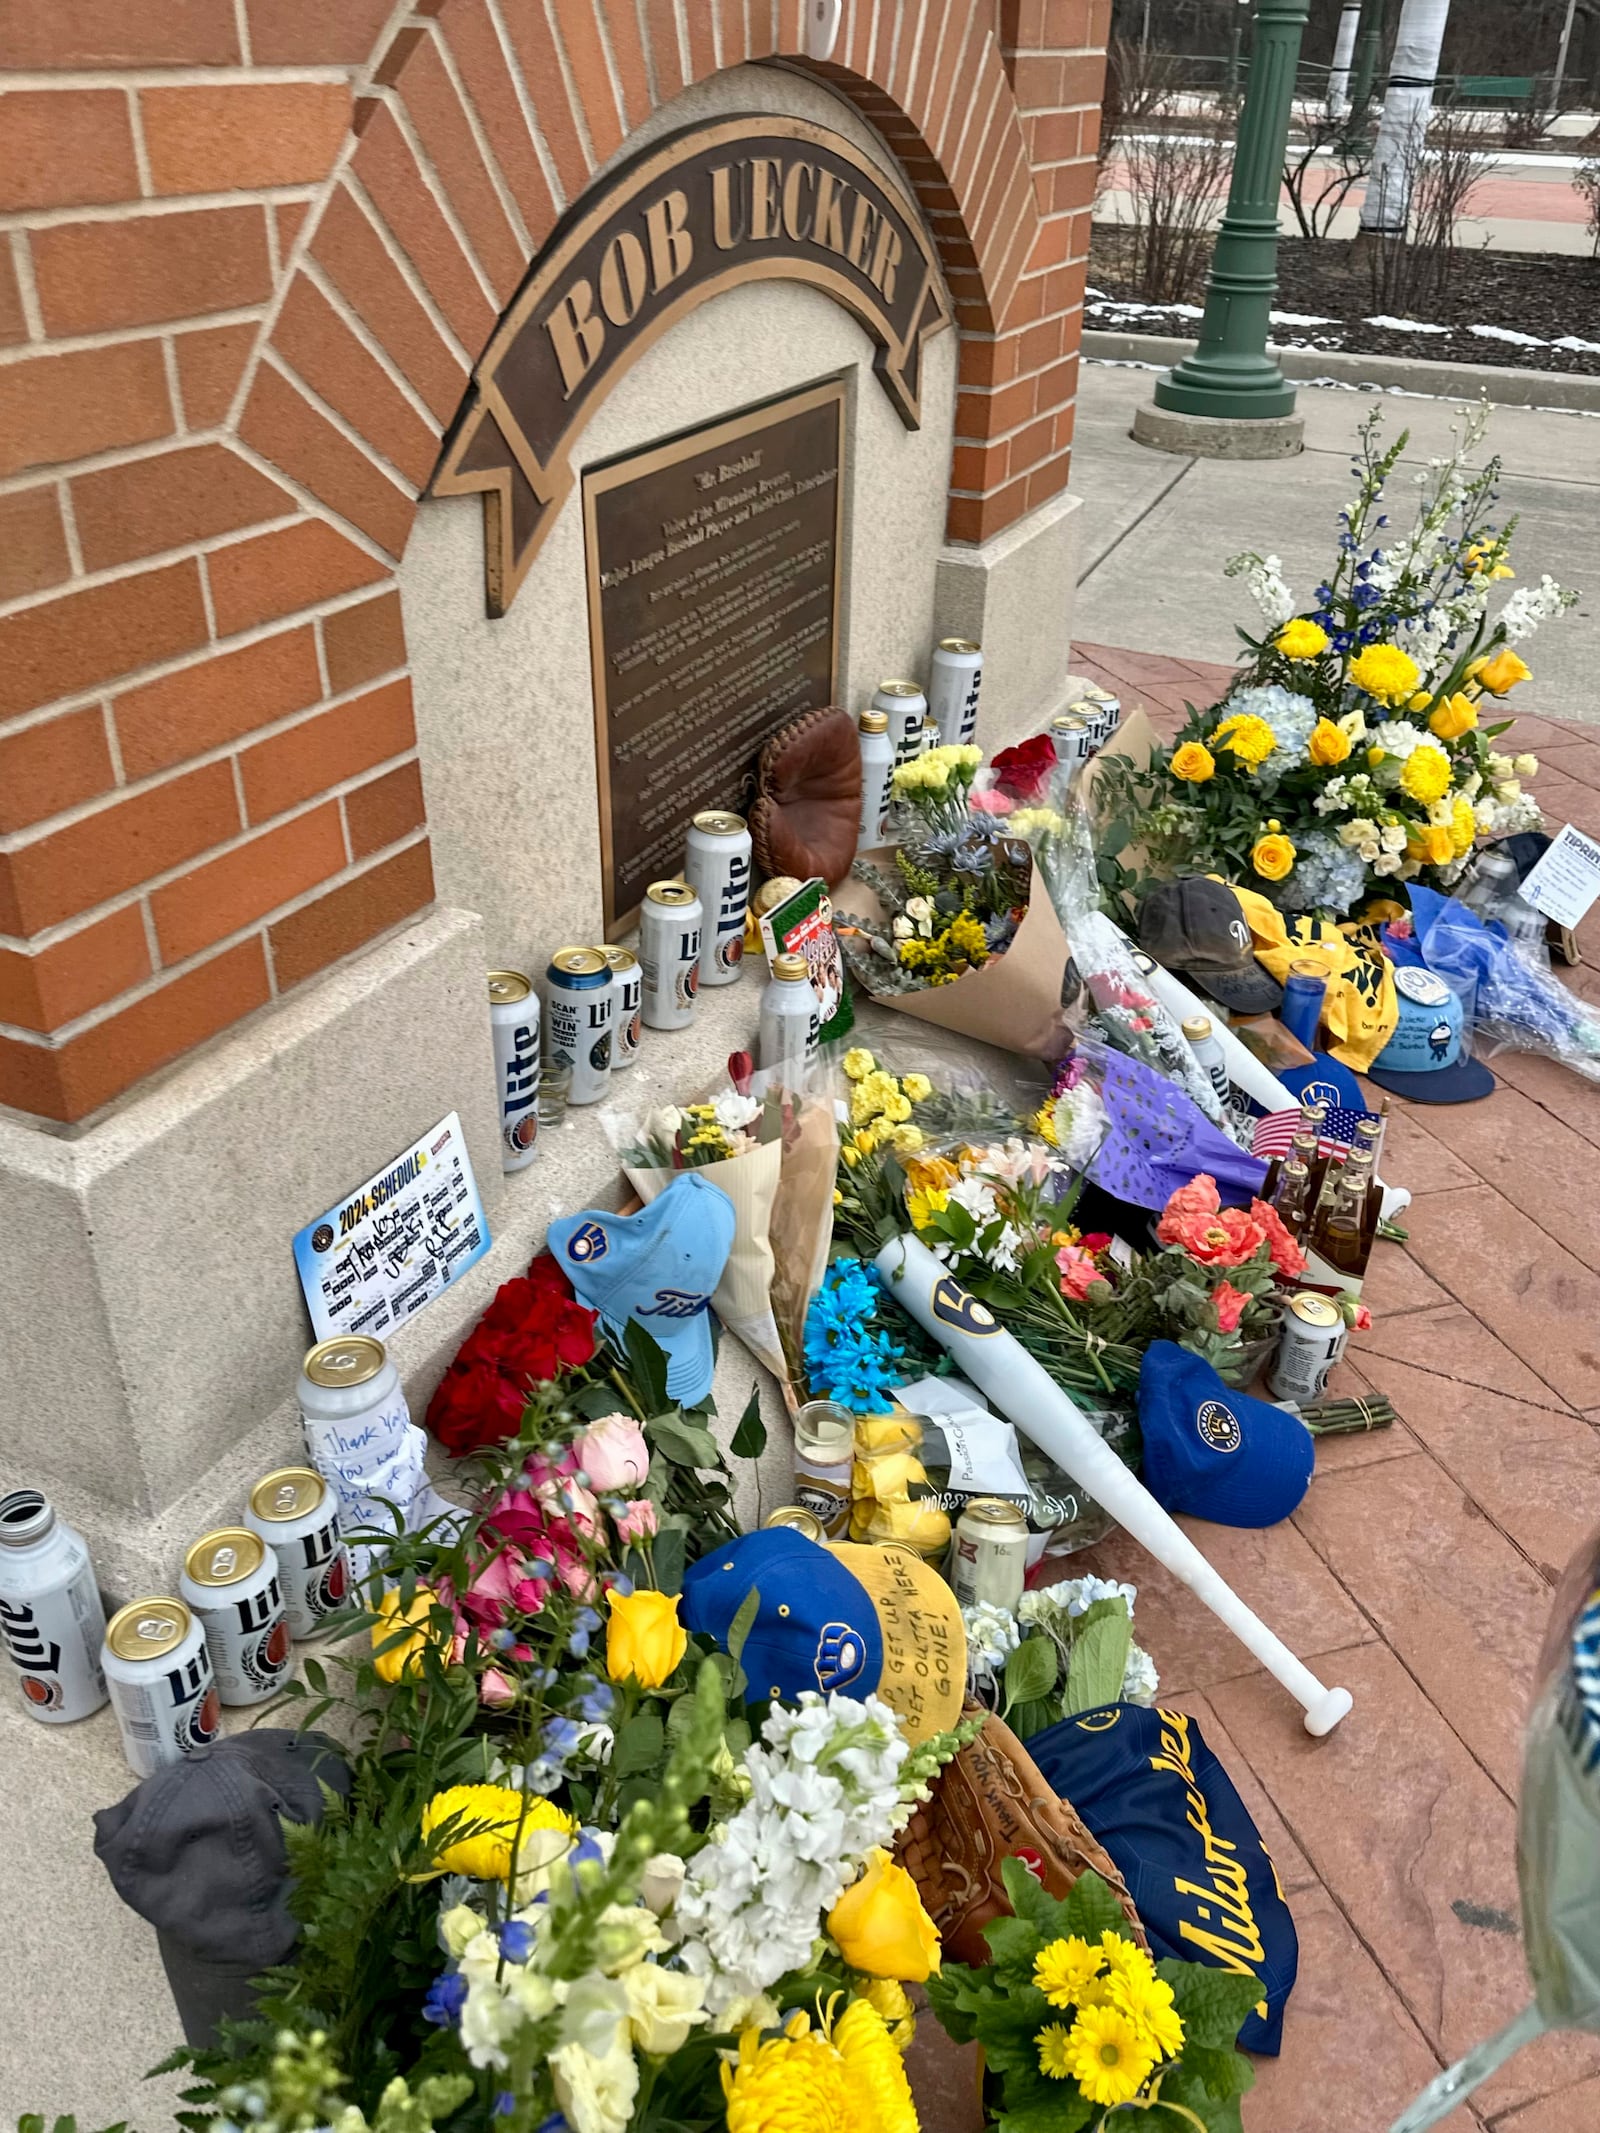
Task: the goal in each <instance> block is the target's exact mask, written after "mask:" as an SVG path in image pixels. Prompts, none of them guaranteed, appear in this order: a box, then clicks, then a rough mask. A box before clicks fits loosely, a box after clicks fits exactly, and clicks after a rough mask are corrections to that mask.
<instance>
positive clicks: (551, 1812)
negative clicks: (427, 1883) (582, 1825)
mask: <svg viewBox="0 0 1600 2133" xmlns="http://www.w3.org/2000/svg"><path fill="white" fill-rule="evenodd" d="M450 1821H455V1822H456V1823H457V1824H458V1825H459V1828H460V1831H461V1834H459V1835H457V1836H453V1837H451V1838H450V1839H449V1841H448V1842H447V1843H446V1844H445V1846H444V1849H443V1850H442V1851H439V1852H436V1853H435V1854H434V1861H433V1863H434V1865H435V1866H436V1867H439V1868H441V1869H442V1870H443V1871H444V1872H445V1873H447V1874H466V1875H467V1876H468V1877H469V1878H470V1879H471V1880H473V1881H505V1880H507V1879H508V1878H509V1877H510V1873H511V1851H512V1846H513V1844H515V1842H516V1841H517V1831H518V1824H519V1822H520V1824H521V1833H522V1838H523V1841H524V1843H525V1842H526V1840H527V1839H528V1838H529V1837H530V1836H532V1835H533V1833H534V1832H535V1831H536V1830H546V1829H548V1830H558V1831H560V1832H561V1834H562V1835H564V1836H568V1837H575V1836H576V1835H577V1834H578V1824H577V1822H576V1821H575V1820H574V1818H573V1817H572V1816H571V1815H569V1814H567V1813H566V1812H565V1811H564V1810H563V1809H562V1808H560V1807H557V1806H556V1805H555V1803H554V1802H553V1801H551V1800H547V1799H545V1798H543V1797H542V1796H541V1795H540V1794H538V1793H534V1794H530V1796H529V1798H528V1803H527V1810H526V1812H524V1810H523V1800H522V1794H521V1793H520V1792H518V1791H517V1790H516V1788H515V1787H514V1786H511V1785H450V1786H447V1787H446V1789H445V1790H444V1791H443V1792H436V1793H435V1794H434V1796H433V1798H432V1799H431V1800H430V1801H429V1802H428V1804H427V1806H426V1807H424V1808H423V1810H422V1834H423V1836H424V1838H427V1837H431V1836H432V1835H433V1832H434V1831H435V1830H436V1829H438V1828H440V1827H441V1826H442V1825H443V1824H444V1823H446V1822H450ZM526 1866H527V1862H526V1859H524V1862H523V1871H526ZM521 1878H522V1874H521V1873H520V1872H519V1874H518V1879H519V1880H520V1879H521Z"/></svg>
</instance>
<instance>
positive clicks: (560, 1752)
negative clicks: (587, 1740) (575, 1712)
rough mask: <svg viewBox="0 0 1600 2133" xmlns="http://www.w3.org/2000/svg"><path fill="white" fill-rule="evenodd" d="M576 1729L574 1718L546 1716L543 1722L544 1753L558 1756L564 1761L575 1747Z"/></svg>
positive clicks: (576, 1742)
mask: <svg viewBox="0 0 1600 2133" xmlns="http://www.w3.org/2000/svg"><path fill="white" fill-rule="evenodd" d="M578 1730H579V1729H578V1721H577V1720H576V1719H575V1718H547V1719H546V1720H545V1722H544V1744H545V1750H546V1753H547V1754H550V1755H555V1756H559V1757H560V1758H561V1759H562V1761H563V1762H565V1760H566V1758H567V1757H568V1756H569V1755H571V1754H572V1753H573V1751H574V1750H575V1749H576V1748H577V1745H578Z"/></svg>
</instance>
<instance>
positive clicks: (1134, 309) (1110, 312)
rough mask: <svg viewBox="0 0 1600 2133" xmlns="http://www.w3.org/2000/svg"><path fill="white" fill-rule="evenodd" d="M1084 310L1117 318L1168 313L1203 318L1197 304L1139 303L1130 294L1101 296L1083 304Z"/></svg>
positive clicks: (1156, 315)
mask: <svg viewBox="0 0 1600 2133" xmlns="http://www.w3.org/2000/svg"><path fill="white" fill-rule="evenodd" d="M1084 309H1085V310H1086V311H1092V312H1094V313H1095V315H1096V316H1097V317H1098V316H1099V315H1100V314H1101V313H1102V312H1104V313H1105V314H1107V316H1114V317H1117V318H1164V317H1166V316H1167V315H1168V314H1169V313H1170V314H1171V316H1172V317H1173V318H1204V317H1205V313H1204V312H1203V311H1202V310H1201V309H1200V306H1199V305H1198V304H1141V303H1138V302H1136V301H1135V299H1134V298H1133V297H1131V296H1103V297H1101V298H1100V300H1099V302H1098V303H1092V304H1085V306H1084Z"/></svg>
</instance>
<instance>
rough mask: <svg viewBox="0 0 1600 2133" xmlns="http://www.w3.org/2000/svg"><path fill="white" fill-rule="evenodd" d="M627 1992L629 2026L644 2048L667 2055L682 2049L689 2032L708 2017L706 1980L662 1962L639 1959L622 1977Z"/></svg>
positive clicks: (641, 2049)
mask: <svg viewBox="0 0 1600 2133" xmlns="http://www.w3.org/2000/svg"><path fill="white" fill-rule="evenodd" d="M622 1983H623V1989H624V1990H625V1991H626V1993H627V1995H628V2028H629V2031H630V2032H631V2034H632V2037H633V2041H634V2043H635V2044H636V2045H637V2046H638V2048H639V2050H640V2051H642V2052H651V2053H654V2054H656V2055H658V2056H662V2057H664V2056H665V2055H666V2054H667V2053H669V2052H676V2051H682V2049H683V2047H684V2045H685V2044H687V2043H688V2041H689V2032H690V2030H691V2029H693V2028H694V2027H695V2026H696V2024H698V2023H700V2022H703V2021H704V2020H705V2019H706V2018H705V2015H704V2013H703V2012H702V2009H703V2007H704V2005H705V1997H706V1981H705V1979H704V1978H700V1977H690V1976H688V1975H687V1974H686V1973H685V1972H683V1971H681V1970H664V1969H663V1968H662V1967H661V1965H660V1964H659V1963H638V1964H636V1965H635V1967H634V1968H633V1969H632V1970H630V1971H629V1972H628V1974H627V1975H626V1977H625V1978H624V1979H623V1981H622Z"/></svg>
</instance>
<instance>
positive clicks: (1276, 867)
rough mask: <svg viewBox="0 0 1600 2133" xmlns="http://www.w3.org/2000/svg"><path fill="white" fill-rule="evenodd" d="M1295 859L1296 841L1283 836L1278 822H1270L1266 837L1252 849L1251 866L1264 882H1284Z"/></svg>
mask: <svg viewBox="0 0 1600 2133" xmlns="http://www.w3.org/2000/svg"><path fill="white" fill-rule="evenodd" d="M1294 858H1295V848H1294V841H1293V839H1292V838H1289V837H1285V836H1284V835H1283V833H1282V832H1281V830H1280V829H1279V827H1278V825H1277V823H1276V822H1269V823H1268V824H1267V833H1266V835H1265V836H1264V837H1258V838H1257V839H1256V841H1255V843H1254V844H1253V845H1252V846H1251V847H1250V864H1251V865H1252V866H1253V867H1254V868H1255V870H1256V872H1257V873H1258V874H1259V875H1260V876H1261V877H1262V879H1263V880H1264V881H1282V879H1283V877H1284V876H1285V875H1286V874H1287V873H1288V871H1289V869H1290V868H1291V867H1292V866H1293V865H1294Z"/></svg>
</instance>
